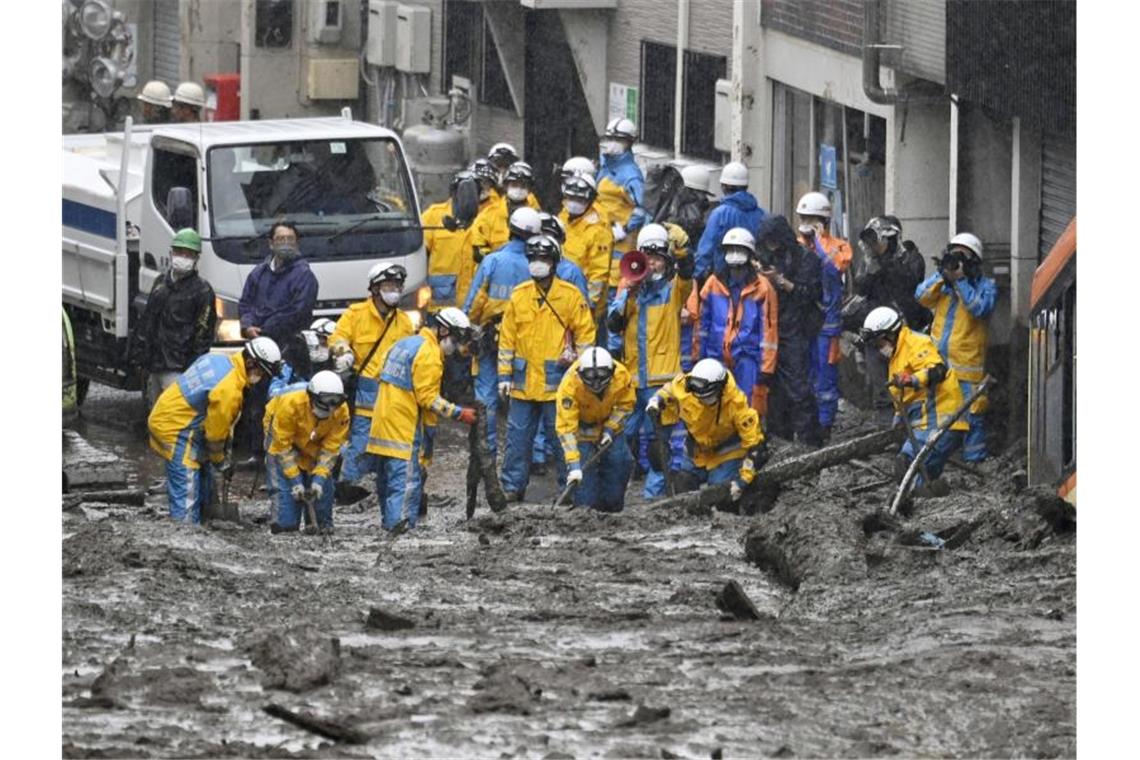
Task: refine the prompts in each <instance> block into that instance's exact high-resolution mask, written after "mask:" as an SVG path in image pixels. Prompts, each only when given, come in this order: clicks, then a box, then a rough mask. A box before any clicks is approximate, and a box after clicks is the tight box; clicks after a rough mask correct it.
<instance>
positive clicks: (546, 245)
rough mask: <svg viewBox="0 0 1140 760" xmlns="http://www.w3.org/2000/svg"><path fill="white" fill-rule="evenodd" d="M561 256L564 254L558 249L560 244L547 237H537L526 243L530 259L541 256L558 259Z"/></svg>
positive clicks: (527, 254)
mask: <svg viewBox="0 0 1140 760" xmlns="http://www.w3.org/2000/svg"><path fill="white" fill-rule="evenodd" d="M561 255H562V253H561V251H560V250H559V249H558V243H557V242H556V241H555V240H554V239H553V238H551V237H549V236H547V235H536V236H535V237H532V238H531V239H530V240H528V241H526V257H527V258H528V259H531V258H536V257H539V256H542V257H545V258H548V259H556V258H558V257H559V256H561Z"/></svg>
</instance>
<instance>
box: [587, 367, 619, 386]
mask: <svg viewBox="0 0 1140 760" xmlns="http://www.w3.org/2000/svg"><path fill="white" fill-rule="evenodd" d="M578 376H579V377H581V378H582V382H583V383H585V384H586V387H588V388H590V389H592V390H598V389H601V388H605V387H606V386H607V385H609V384H610V381H611V380H613V378H614V371H613V370H612V369H608V368H605V367H589V368H587V369H579V370H578Z"/></svg>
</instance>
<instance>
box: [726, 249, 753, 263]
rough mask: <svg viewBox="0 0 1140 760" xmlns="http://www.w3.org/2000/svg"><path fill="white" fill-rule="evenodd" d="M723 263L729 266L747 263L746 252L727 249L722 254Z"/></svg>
mask: <svg viewBox="0 0 1140 760" xmlns="http://www.w3.org/2000/svg"><path fill="white" fill-rule="evenodd" d="M724 263H725V264H728V265H729V266H730V267H740V266H744V265H745V264H747V263H748V254H746V253H742V252H740V251H729V252H728V253H726V254H724Z"/></svg>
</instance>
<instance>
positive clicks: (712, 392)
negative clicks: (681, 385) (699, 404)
mask: <svg viewBox="0 0 1140 760" xmlns="http://www.w3.org/2000/svg"><path fill="white" fill-rule="evenodd" d="M723 388H724V381H723V380H721V381H717V382H713V381H710V380H705V379H703V378H700V377H689V378H686V379H685V389H686V390H688V391H689V393H692V394H693V395H694V396H696V397H697V398H713V397H715V396H719V395H720V392H721V389H723Z"/></svg>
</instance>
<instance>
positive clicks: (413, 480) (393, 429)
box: [366, 306, 475, 531]
mask: <svg viewBox="0 0 1140 760" xmlns="http://www.w3.org/2000/svg"><path fill="white" fill-rule="evenodd" d="M470 331H471V322H470V320H468V319H467V315H466V314H464V313H463V312H462V311H460V310H459V309H457V308H455V307H453V306H449V307H447V308H444V309H441V310H440V311H439V312H437V313H436V314H434V315H432V316H431V317H429V318H428V326H427V327H424V328H423V329H421V330H420V332H419V334H418V335H413V336H411V337H408V338H404V339H403V340H401V341H400V342H398V343H397V344H396V345H394V346H392V349H391V350H390V351H389V352H388V355H387V358H386V359H385V361H384V369H383V371H382V372H381V373H380V390H379V397H378V399H377V402H376V406H377V409H382V410H383V414H377V415H375V416H373V418H372V428H371V430H370V432H369V435H368V447H367V449H366V451H367V453H368V454H369V455H370V457H371V458H372V459H373V460H374V461H373V465H372V467H371V469H372V470H373V471H375V473H376V497H377V499H378V500H379V506H380V524H381V525H382V526H383V528H384V529H385V530H388V531H397V526H398V525H400V523H401V522H403V521H406V524H407V526H408V527H411V528H414V527H415V525H416V522H417V521H418V520H419V517H420V499H421V493H422V489H423V482H424V461H425V459H426V458H427V457H428V456H430V451H429V449H430V445H431V433H432V430H433V429H434V428H435V426H436V424H437V422H438V420H439V418H440V417H447V418H450V419H453V420H459V421H460V422H463V423H464V424H467V425H471V424H473V423H474V422H475V410H474V409H470V408H466V407H458V406H456V405H455V404H453V403H451V402H450V401H448V400H446V399H445V398H444V397H443V396H441V395H440V380H441V378H442V377H443V357H444V356H450V355H452V354H454V353H455V352H456V351H457V350H459V347H460V346H461V345H462V344H464V343H467V342H468V341H469V340H470Z"/></svg>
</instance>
